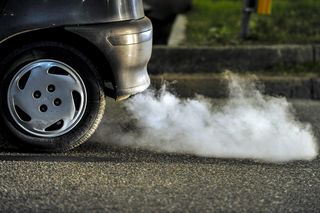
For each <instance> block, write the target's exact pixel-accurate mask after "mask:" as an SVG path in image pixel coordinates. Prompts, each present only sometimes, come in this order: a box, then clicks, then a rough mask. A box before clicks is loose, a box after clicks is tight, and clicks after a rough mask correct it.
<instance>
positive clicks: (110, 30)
mask: <svg viewBox="0 0 320 213" xmlns="http://www.w3.org/2000/svg"><path fill="white" fill-rule="evenodd" d="M66 29H67V30H68V31H71V32H74V33H76V34H78V35H80V36H82V37H84V38H86V39H87V40H89V41H90V42H91V43H93V44H94V45H95V46H97V47H98V48H99V49H100V50H101V51H102V53H103V54H104V55H105V57H106V59H107V60H108V62H109V64H110V66H111V69H112V73H113V77H114V87H115V93H116V98H117V99H125V98H127V97H129V96H130V95H134V94H136V93H139V92H142V91H144V90H145V89H146V88H148V87H149V85H150V78H149V75H148V72H147V65H148V62H149V60H150V57H151V52H152V24H151V21H150V20H149V19H148V18H146V17H145V18H143V19H139V20H132V21H125V22H116V23H106V24H98V25H90V26H77V27H67V28H66ZM106 71H107V70H106Z"/></svg>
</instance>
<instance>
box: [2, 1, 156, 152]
mask: <svg viewBox="0 0 320 213" xmlns="http://www.w3.org/2000/svg"><path fill="white" fill-rule="evenodd" d="M0 26H1V28H0V96H1V98H0V104H1V111H0V115H1V121H0V138H1V139H2V140H4V141H8V142H15V143H17V144H20V145H25V146H26V147H29V148H32V150H36V151H46V152H56V151H65V150H70V149H72V148H74V147H76V146H78V145H80V144H81V143H83V142H85V141H86V140H87V139H88V138H89V137H90V136H91V135H92V134H93V133H94V131H95V130H96V129H97V127H98V125H99V123H100V120H101V119H102V117H103V113H104V109H105V96H106V95H107V96H110V97H112V98H114V99H116V100H124V99H126V98H128V97H130V96H131V95H133V94H136V93H139V92H142V91H144V90H145V89H146V88H147V87H148V86H149V84H150V79H149V76H148V73H147V63H148V61H149V59H150V57H151V50H152V25H151V22H150V20H149V19H148V18H146V17H145V15H144V8H143V3H142V0H109V1H105V0H94V1H89V0H87V1H86V0H68V1H65V0H46V1H34V0H23V1H17V0H0Z"/></svg>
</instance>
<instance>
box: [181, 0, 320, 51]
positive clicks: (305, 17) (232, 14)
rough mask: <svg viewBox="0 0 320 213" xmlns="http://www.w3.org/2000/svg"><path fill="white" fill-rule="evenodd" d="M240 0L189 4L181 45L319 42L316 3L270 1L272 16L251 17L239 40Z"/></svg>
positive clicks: (312, 0)
mask: <svg viewBox="0 0 320 213" xmlns="http://www.w3.org/2000/svg"><path fill="white" fill-rule="evenodd" d="M242 10H243V0H193V9H192V10H191V11H190V12H188V13H187V17H188V25H187V40H186V43H185V45H191V46H194V45H200V46H211V45H212V46H213V45H214V46H217V45H239V44H240V45H241V44H288V43H291V44H306V43H308V44H309V43H310V44H312V43H319V42H320V0H273V4H272V14H271V15H270V16H262V15H258V14H256V13H253V14H252V16H251V21H250V32H249V37H248V39H246V40H241V39H240V37H239V34H240V24H241V17H242Z"/></svg>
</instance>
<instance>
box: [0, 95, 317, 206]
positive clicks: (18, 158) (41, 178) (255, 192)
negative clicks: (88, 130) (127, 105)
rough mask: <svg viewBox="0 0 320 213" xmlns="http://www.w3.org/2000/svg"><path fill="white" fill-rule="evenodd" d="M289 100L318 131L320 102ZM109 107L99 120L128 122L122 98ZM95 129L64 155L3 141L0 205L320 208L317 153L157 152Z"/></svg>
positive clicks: (300, 115)
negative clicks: (248, 156) (309, 156)
mask: <svg viewBox="0 0 320 213" xmlns="http://www.w3.org/2000/svg"><path fill="white" fill-rule="evenodd" d="M294 105H295V108H296V110H297V112H296V113H297V115H298V117H299V119H301V120H303V121H308V122H310V123H311V124H312V125H313V128H314V131H315V132H316V135H317V137H318V138H320V137H319V136H320V134H319V132H320V102H311V101H294ZM108 109H109V110H108V112H107V114H106V117H105V120H104V125H108V124H109V122H110V120H112V119H113V120H116V121H117V122H122V121H125V119H126V113H125V112H124V111H123V108H122V107H121V105H119V104H115V103H112V102H110V101H109V107H108ZM99 131H100V132H101V131H103V129H100V130H99ZM98 133H99V132H98ZM98 135H99V134H97V135H96V136H95V137H93V138H92V139H91V140H90V141H89V142H88V143H86V144H84V145H83V146H81V147H80V148H78V149H76V150H73V151H71V152H68V153H62V154H52V155H48V154H36V153H23V152H21V151H17V150H15V149H11V148H8V147H3V148H1V153H0V211H1V212H30V211H32V212H44V211H50V212H61V211H64V212H92V211H96V212H217V211H229V212H230V211H233V212H289V211H290V212H291V211H293V212H304V211H308V212H319V211H320V159H319V158H317V159H316V160H314V161H311V162H300V161H299V162H292V163H287V164H268V163H261V162H255V161H250V160H228V159H214V158H201V157H195V156H188V155H174V154H160V153H153V152H150V151H144V150H139V149H132V148H125V147H120V146H116V145H111V144H110V143H109V142H108V141H109V138H108V137H104V138H101V137H99V136H98Z"/></svg>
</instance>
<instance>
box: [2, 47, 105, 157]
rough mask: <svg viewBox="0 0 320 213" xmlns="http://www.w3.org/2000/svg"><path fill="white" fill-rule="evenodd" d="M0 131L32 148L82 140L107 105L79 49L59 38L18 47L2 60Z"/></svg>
mask: <svg viewBox="0 0 320 213" xmlns="http://www.w3.org/2000/svg"><path fill="white" fill-rule="evenodd" d="M0 82H1V83H0V97H1V99H0V104H1V108H2V109H3V110H2V111H1V117H2V119H1V121H0V127H1V132H0V134H1V135H2V136H3V137H4V138H5V140H7V141H8V142H16V143H18V144H20V145H25V147H29V148H31V149H32V150H35V151H47V152H57V151H65V150H69V149H72V148H74V147H76V146H78V145H80V144H81V143H83V142H85V141H86V140H87V139H88V138H89V137H90V136H91V135H92V134H93V132H94V131H95V130H96V129H97V127H98V124H99V123H100V121H101V119H102V117H103V113H104V107H105V96H104V92H103V89H102V84H101V82H100V77H99V75H98V72H97V70H96V68H95V66H94V65H93V63H92V62H91V60H90V59H89V58H88V57H86V56H85V55H84V54H83V53H82V52H80V51H79V50H77V49H75V48H74V47H71V46H69V45H66V44H63V43H59V42H37V43H33V44H30V45H27V46H24V47H21V48H18V49H17V50H15V51H14V52H12V53H11V54H10V55H9V56H8V57H6V58H5V59H4V60H3V61H2V63H1V66H0Z"/></svg>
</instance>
